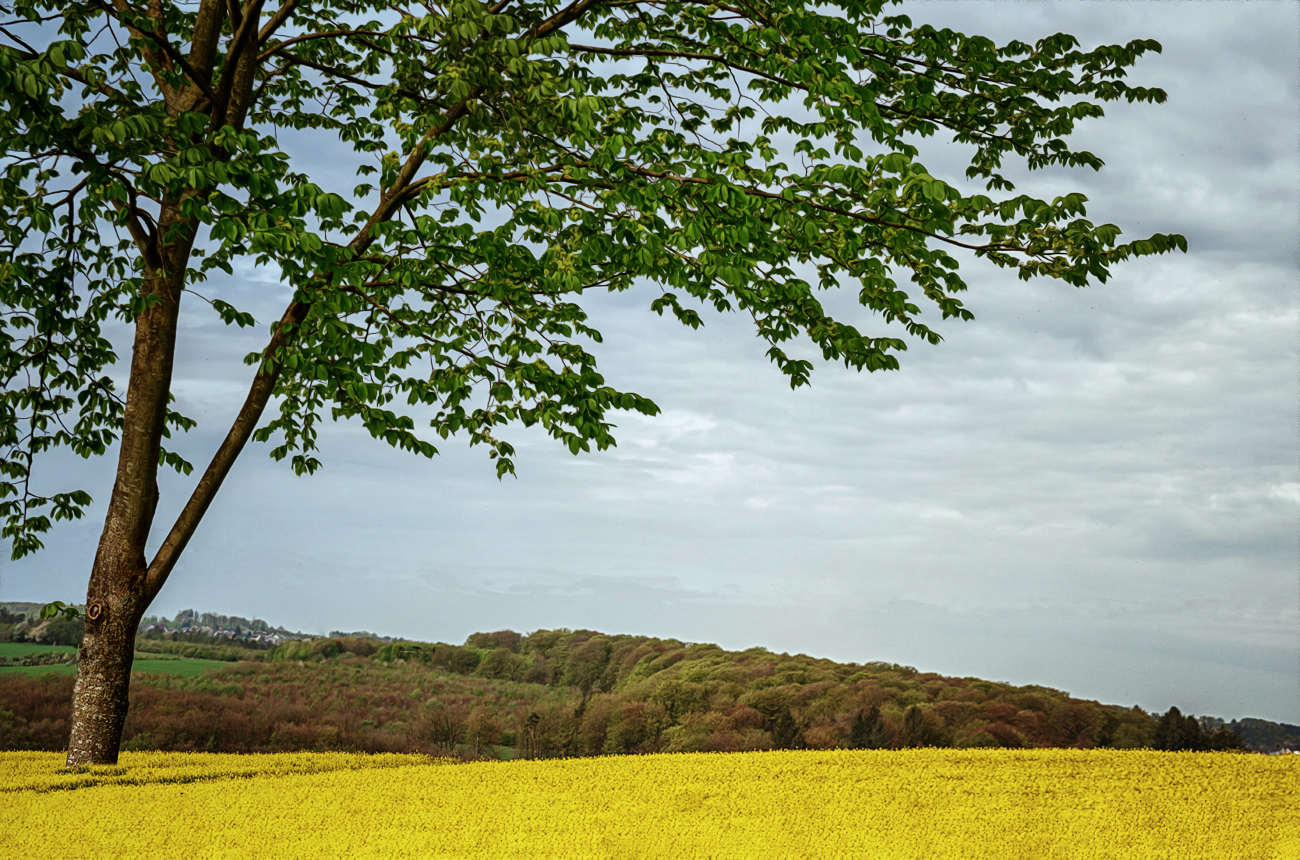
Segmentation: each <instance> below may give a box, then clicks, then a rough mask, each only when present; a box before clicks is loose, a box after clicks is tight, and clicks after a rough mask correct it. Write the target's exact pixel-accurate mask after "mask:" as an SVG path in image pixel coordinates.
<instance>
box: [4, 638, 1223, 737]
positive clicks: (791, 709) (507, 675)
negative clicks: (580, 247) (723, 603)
mask: <svg viewBox="0 0 1300 860" xmlns="http://www.w3.org/2000/svg"><path fill="white" fill-rule="evenodd" d="M251 653H253V652H250V654H251ZM260 656H262V658H263V659H262V661H261V662H240V663H236V664H234V665H232V666H229V667H227V668H225V669H223V670H221V671H220V672H217V673H214V674H209V675H206V676H202V677H198V678H177V677H170V676H143V677H142V678H140V679H138V680H137V681H135V682H134V683H133V684H132V694H131V695H132V703H133V705H132V708H131V711H130V716H129V717H128V720H127V726H126V733H125V735H124V743H125V745H126V746H128V747H130V748H138V749H152V748H157V749H176V750H182V749H193V750H214V751H227V752H258V751H269V750H291V749H292V750H296V749H354V750H365V751H383V750H392V751H429V752H432V751H438V750H442V751H446V750H455V751H457V752H459V753H461V754H462V755H466V756H471V757H473V756H491V757H538V756H586V755H607V754H625V753H648V752H678V751H680V752H686V751H709V750H714V751H733V750H759V749H777V748H782V749H797V748H816V749H828V748H834V747H849V748H888V749H897V748H902V747H915V746H944V747H1085V748H1086V747H1110V748H1139V747H1146V748H1154V749H1170V750H1177V749H1233V748H1240V746H1241V742H1240V737H1239V736H1238V735H1237V734H1236V733H1234V732H1232V731H1230V730H1228V729H1226V728H1221V727H1220V728H1214V729H1207V728H1206V725H1203V722H1202V721H1199V720H1197V719H1196V718H1194V717H1189V716H1184V715H1183V714H1181V713H1180V712H1178V710H1177V709H1176V708H1174V709H1171V710H1170V711H1169V712H1168V713H1166V714H1164V715H1163V716H1160V717H1156V716H1154V715H1151V714H1148V713H1146V712H1144V711H1142V710H1141V709H1140V708H1123V707H1118V706H1113V705H1102V704H1100V703H1098V702H1094V701H1084V700H1079V699H1075V698H1072V697H1070V696H1069V695H1067V694H1066V693H1063V692H1061V691H1059V690H1053V689H1050V688H1046V687H1039V686H1025V687H1018V686H1013V685H1009V684H999V683H995V682H991V681H984V680H980V679H976V678H949V677H944V676H941V675H938V674H935V673H926V672H918V671H917V670H916V669H915V668H913V667H911V666H899V665H896V664H887V663H870V664H866V665H857V664H841V663H835V662H833V661H830V660H821V659H816V658H813V657H808V656H806V655H802V654H800V655H794V656H791V655H789V654H775V653H773V652H771V651H768V650H765V649H762V648H752V649H749V650H747V651H742V652H728V651H724V650H722V649H721V648H719V647H718V646H716V645H703V644H689V643H683V642H680V641H677V640H673V639H654V638H648V637H641V636H615V635H606V634H601V633H598V632H595V631H589V630H578V631H570V630H542V631H537V632H535V633H533V634H531V635H528V636H523V635H520V634H518V633H515V632H513V631H498V632H496V633H479V634H474V635H473V636H471V637H469V639H468V640H467V641H466V642H465V644H464V645H459V646H458V645H448V644H443V643H434V644H430V643H419V642H388V643H380V642H377V641H375V640H372V639H366V638H361V637H340V638H335V639H317V640H313V641H310V642H296V641H295V642H288V643H284V644H282V645H280V646H279V647H277V648H276V649H275V650H274V651H271V652H262V653H261V655H260ZM64 683H65V682H64V681H45V682H41V681H35V680H28V679H22V678H15V677H0V685H3V686H0V702H3V703H4V704H3V708H5V709H7V710H3V711H0V746H4V747H5V748H8V749H60V748H62V747H63V746H65V745H66V742H67V730H66V718H67V717H66V704H65V707H64V711H62V712H56V711H57V709H55V710H54V711H52V710H51V709H50V705H49V696H48V694H47V693H45V692H39V691H36V692H33V690H34V689H35V688H36V687H38V686H39V685H41V684H45V685H47V686H48V685H50V684H56V685H57V684H64ZM66 683H70V681H69V682H66ZM25 685H26V686H25ZM56 698H57V697H56ZM68 698H70V687H69V688H68ZM65 702H66V699H65ZM24 703H27V704H24ZM60 732H62V734H60Z"/></svg>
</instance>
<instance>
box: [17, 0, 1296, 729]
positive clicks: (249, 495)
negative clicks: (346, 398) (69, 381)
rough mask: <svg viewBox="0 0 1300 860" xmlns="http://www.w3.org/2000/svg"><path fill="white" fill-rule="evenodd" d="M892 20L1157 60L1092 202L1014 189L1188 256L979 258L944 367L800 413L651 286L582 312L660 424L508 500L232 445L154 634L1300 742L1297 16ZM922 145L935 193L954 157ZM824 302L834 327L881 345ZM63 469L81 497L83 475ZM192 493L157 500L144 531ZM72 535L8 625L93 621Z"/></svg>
mask: <svg viewBox="0 0 1300 860" xmlns="http://www.w3.org/2000/svg"><path fill="white" fill-rule="evenodd" d="M908 8H909V14H912V15H913V17H914V18H915V19H916V20H918V21H920V20H928V21H934V22H936V23H940V22H941V23H945V24H947V25H948V26H952V27H953V28H955V29H959V30H963V31H965V32H980V33H985V34H987V35H990V36H991V37H993V38H996V39H998V40H1006V39H1008V38H1013V37H1015V38H1022V39H1032V38H1038V37H1041V36H1043V35H1046V34H1048V33H1051V32H1056V31H1058V30H1059V31H1064V32H1070V33H1074V34H1076V35H1077V36H1079V38H1080V40H1081V41H1082V42H1083V44H1084V47H1085V48H1087V47H1091V46H1093V45H1096V44H1100V43H1103V42H1105V43H1110V42H1123V41H1127V40H1129V39H1132V38H1155V39H1157V40H1159V41H1161V42H1162V43H1163V45H1164V53H1163V54H1162V55H1159V56H1149V57H1147V58H1145V59H1144V60H1143V61H1142V62H1141V63H1140V64H1139V66H1138V69H1137V71H1136V72H1134V73H1133V74H1132V75H1131V80H1133V81H1136V82H1139V83H1142V84H1146V85H1152V86H1161V87H1164V88H1165V89H1166V90H1168V92H1169V97H1170V98H1169V102H1168V104H1165V105H1161V106H1153V105H1145V104H1143V105H1134V106H1126V105H1116V106H1112V107H1109V108H1108V109H1107V113H1108V116H1107V117H1106V118H1105V119H1101V120H1094V121H1089V122H1087V123H1084V124H1083V125H1082V126H1081V128H1080V130H1079V133H1078V135H1077V137H1076V141H1077V143H1076V145H1077V146H1079V147H1083V148H1088V149H1090V150H1092V151H1094V152H1096V153H1097V154H1098V155H1099V156H1101V157H1102V158H1104V159H1105V160H1106V162H1107V166H1106V167H1105V168H1104V169H1103V170H1102V171H1101V172H1100V173H1093V172H1092V171H1077V170H1076V171H1042V172H1040V173H1028V172H1025V171H1020V172H1014V171H1013V175H1014V176H1015V178H1016V181H1017V182H1018V183H1019V184H1020V189H1021V190H1023V191H1025V192H1026V193H1032V194H1035V195H1039V196H1046V197H1048V198H1050V197H1051V196H1054V195H1055V194H1059V193H1063V192H1064V191H1066V190H1082V191H1084V193H1086V194H1087V195H1088V196H1089V198H1090V201H1091V202H1090V204H1089V217H1090V218H1091V219H1092V220H1094V221H1098V222H1101V221H1110V222H1113V223H1116V224H1119V225H1120V226H1121V227H1122V228H1123V229H1124V230H1125V232H1126V234H1128V235H1137V234H1141V235H1146V234H1147V233H1149V232H1154V231H1161V232H1175V231H1180V232H1184V233H1186V234H1187V236H1188V240H1189V243H1190V246H1191V247H1190V253H1188V254H1187V255H1185V256H1184V255H1181V254H1180V255H1174V256H1165V257H1162V258H1159V259H1156V260H1150V259H1148V260H1142V261H1138V262H1134V263H1130V264H1126V265H1123V266H1120V267H1119V268H1118V269H1117V270H1116V277H1115V278H1114V280H1112V281H1111V282H1110V283H1108V284H1106V285H1097V286H1093V287H1090V288H1088V289H1086V290H1076V289H1074V288H1072V287H1068V286H1064V285H1060V284H1055V283H1047V282H1032V283H1028V284H1026V283H1022V282H1019V281H1017V280H1015V279H1014V278H1009V277H1007V276H1006V275H1005V273H1002V272H1001V271H999V270H996V269H992V268H990V267H988V266H985V265H982V264H980V263H979V262H978V261H971V263H970V265H969V266H966V267H965V268H964V272H965V273H966V276H967V279H968V282H969V284H970V288H971V289H970V294H969V305H970V307H971V308H972V310H974V312H975V314H976V320H975V321H973V322H968V323H957V322H954V321H947V322H944V323H935V325H936V326H937V327H938V328H939V330H940V331H941V332H942V333H943V334H944V337H945V342H944V343H943V344H941V345H939V346H937V347H932V346H928V345H920V344H917V345H915V346H913V347H912V348H911V349H910V350H909V351H908V352H907V353H906V354H905V355H904V356H903V357H902V364H903V369H902V371H901V372H898V373H888V374H872V375H867V374H863V375H858V374H856V373H852V372H849V371H846V370H844V369H843V368H836V367H823V368H820V369H819V370H818V371H817V372H816V373H815V374H814V384H813V386H812V388H811V389H801V390H799V391H794V392H792V391H790V390H789V388H788V385H787V384H786V382H785V381H784V378H783V377H782V376H781V374H780V373H778V372H777V371H776V370H775V368H773V367H772V366H771V365H770V364H769V363H768V362H767V360H766V359H765V358H764V357H763V349H762V346H761V344H759V342H758V341H757V340H756V339H755V338H754V337H753V335H752V331H751V329H750V327H749V326H748V324H747V323H746V322H745V321H744V320H741V319H738V318H735V317H718V316H709V317H707V318H706V326H705V328H704V329H703V330H702V331H699V332H691V331H688V330H685V329H683V328H681V327H680V326H677V325H676V324H675V323H672V322H669V321H666V320H663V319H660V318H658V317H656V316H654V315H653V314H651V313H648V312H647V310H646V305H647V304H648V302H649V297H648V295H647V294H646V293H644V292H641V293H635V292H634V293H633V294H628V295H619V296H604V297H597V298H595V299H593V302H592V305H593V307H592V316H593V319H594V320H595V321H596V323H597V326H598V328H600V329H601V330H602V331H603V332H604V334H605V337H606V343H605V345H604V346H603V347H601V348H600V349H599V351H598V355H599V356H600V359H601V367H602V371H603V372H604V373H605V374H606V376H607V378H608V379H609V380H610V381H611V383H612V384H615V385H619V386H623V387H626V388H630V389H632V390H636V391H638V392H639V393H642V394H645V395H647V396H650V397H652V398H653V399H655V400H656V402H658V403H659V404H660V405H661V406H662V407H663V408H664V413H663V414H662V415H660V416H658V417H656V418H653V419H647V418H643V417H641V416H637V415H627V416H622V417H621V418H619V419H617V420H618V423H619V424H620V425H621V426H620V430H619V437H618V438H619V446H618V447H617V448H616V449H613V450H611V451H608V452H604V453H601V454H594V455H590V456H588V455H584V456H582V457H580V458H573V457H571V456H569V455H568V453H567V451H564V450H561V449H560V448H559V447H558V446H556V444H555V443H554V442H553V441H551V440H549V439H546V438H544V437H543V436H542V435H541V434H538V433H536V432H533V431H527V430H517V431H514V432H512V434H511V438H512V439H513V441H515V442H516V443H517V444H518V446H519V449H520V456H519V458H518V461H519V475H520V476H519V479H518V480H514V479H507V480H506V481H504V482H497V481H496V480H495V479H494V478H493V476H492V470H491V467H490V463H489V462H488V461H487V459H486V457H485V456H483V455H482V453H481V452H479V451H477V450H474V451H467V450H465V449H464V448H463V446H462V445H460V444H457V443H456V442H454V441H453V442H449V443H446V444H443V445H441V446H440V447H441V448H442V449H443V455H442V456H440V457H439V458H438V459H437V460H435V461H434V462H432V463H429V462H426V461H422V460H415V459H413V458H411V457H409V456H408V455H403V454H400V453H397V452H393V451H390V450H388V449H386V448H384V447H382V446H380V445H379V444H378V443H375V442H374V441H373V440H371V439H369V437H368V435H367V434H365V433H364V431H361V430H360V429H358V428H356V427H355V426H347V425H344V426H338V427H335V428H333V429H331V430H328V431H327V432H326V434H324V436H323V439H322V442H323V447H324V453H323V456H322V459H323V460H324V461H325V463H326V468H325V470H324V471H323V472H322V473H321V474H319V475H317V476H316V477H314V478H311V479H298V478H295V477H293V475H292V474H291V473H289V472H288V470H287V469H286V468H284V466H283V464H274V463H271V462H269V461H268V460H267V458H266V457H265V448H264V447H262V446H253V447H251V448H250V450H249V451H248V452H247V453H246V455H245V457H244V458H243V460H242V461H241V462H240V463H239V465H238V466H237V467H236V469H235V471H234V473H233V474H232V475H231V477H230V479H229V481H228V484H227V486H226V488H225V489H224V490H223V492H222V495H221V496H220V497H219V499H218V501H217V503H216V504H215V505H214V507H213V509H212V511H211V512H210V513H209V515H208V519H207V521H206V522H205V523H204V525H203V527H202V528H201V529H200V531H199V533H198V535H197V536H196V537H195V539H194V542H193V544H192V545H191V547H190V549H189V550H188V551H187V554H186V556H185V558H184V559H183V560H182V562H181V564H180V566H179V567H178V569H177V572H176V574H175V575H174V577H173V580H172V581H171V582H170V583H169V584H168V586H167V588H166V589H165V590H164V592H163V594H162V595H161V596H160V598H159V601H158V604H157V606H156V608H157V609H158V610H159V611H161V612H164V613H167V614H172V613H174V612H175V611H177V610H178V609H180V608H184V607H187V606H194V607H196V608H201V609H210V610H213V611H220V612H225V613H237V614H242V615H258V616H261V617H265V618H268V619H270V620H273V621H276V622H281V623H286V624H288V625H290V626H295V625H297V626H300V627H302V628H304V629H313V630H317V631H320V632H324V631H326V630H328V629H331V628H368V629H373V630H378V631H381V632H389V633H395V634H402V635H407V636H414V637H426V638H433V639H442V640H450V641H459V640H461V639H463V638H464V636H465V635H467V634H468V633H470V632H472V631H474V630H484V629H496V628H500V627H512V628H514V629H517V630H530V629H536V628H539V627H557V626H568V627H572V628H577V627H587V628H593V629H602V630H607V631H610V632H634V633H645V634H650V635H658V636H675V637H678V638H683V639H688V640H694V641H717V642H719V643H721V644H723V645H724V646H726V647H734V648H744V647H749V646H752V645H764V646H767V647H770V648H774V649H775V650H779V651H792V652H798V651H802V652H806V653H813V654H819V655H825V656H830V657H834V658H836V659H841V660H850V661H858V662H865V661H868V660H875V659H886V660H894V661H898V662H902V663H910V664H913V665H916V666H917V667H918V668H922V669H926V670H933V671H941V672H949V673H953V674H958V675H978V676H982V677H990V678H995V679H999V680H1009V681H1014V682H1017V683H1041V684H1044V685H1048V686H1053V687H1059V688H1062V689H1067V690H1069V691H1070V692H1072V693H1073V694H1075V695H1082V696H1087V697H1090V698H1098V699H1101V700H1103V701H1108V702H1115V703H1124V704H1128V703H1137V704H1141V705H1143V706H1144V707H1148V708H1154V709H1160V710H1163V709H1165V708H1167V707H1168V706H1169V705H1172V704H1177V705H1178V706H1179V707H1180V708H1182V709H1183V710H1185V711H1191V712H1194V713H1211V714H1218V715H1221V716H1229V717H1231V716H1246V715H1254V716H1263V717H1268V718H1271V719H1279V720H1288V721H1290V722H1298V721H1300V672H1297V658H1298V657H1300V623H1298V621H1300V618H1298V615H1300V613H1298V612H1297V545H1296V535H1297V530H1296V525H1297V513H1298V512H1300V507H1298V506H1300V476H1298V475H1297V469H1296V462H1297V459H1296V457H1297V437H1296V426H1297V396H1296V395H1297V384H1296V374H1297V371H1296V368H1297V364H1296V358H1297V356H1296V331H1297V319H1296V302H1295V287H1296V283H1297V277H1296V250H1297V238H1298V237H1300V224H1298V223H1297V206H1296V201H1297V195H1296V192H1297V184H1298V180H1300V167H1298V163H1297V161H1298V159H1297V137H1298V134H1297V132H1298V129H1300V122H1298V121H1297V105H1300V98H1297V95H1298V94H1297V77H1296V68H1297V55H1298V51H1297V44H1296V39H1295V36H1294V34H1295V33H1296V32H1300V26H1298V25H1300V21H1297V18H1300V7H1297V6H1296V5H1295V4H1282V3H1250V4H1243V3H1231V4H1229V3H1197V4H1188V3H1122V4H1121V3H1073V2H1047V3H973V2H970V3H934V2H927V3H917V4H911V5H910V6H909V7H908ZM923 150H924V154H923V160H924V161H925V162H926V163H927V164H928V165H930V166H931V168H932V170H933V171H934V172H936V173H939V171H940V170H944V171H947V173H946V174H942V175H945V176H947V177H951V178H952V179H954V180H955V179H957V178H958V177H960V176H961V173H962V168H963V166H964V162H962V161H961V160H960V159H959V158H958V156H959V155H960V153H955V152H953V151H952V149H951V148H945V147H944V146H943V144H942V142H940V141H927V142H926V143H925V146H924V147H923ZM330 159H331V161H330V163H329V164H328V165H326V168H327V169H328V171H329V173H330V175H331V176H332V177H335V178H337V179H338V181H344V180H347V181H349V182H350V181H351V180H350V177H349V176H347V175H344V174H345V173H350V171H347V170H346V168H345V167H344V166H342V162H338V160H337V159H336V158H334V157H333V156H330ZM238 274H239V277H238V278H235V279H229V280H223V281H221V282H214V283H213V284H212V285H210V286H211V287H212V289H213V290H214V291H215V290H217V289H220V290H221V293H220V294H221V295H222V296H223V297H225V298H227V299H228V300H232V301H234V302H235V303H236V304H239V305H240V306H241V307H246V308H247V309H249V310H252V311H253V312H254V313H255V314H256V315H257V317H258V319H259V321H260V322H261V323H263V327H260V328H259V330H258V332H244V333H235V332H234V331H233V330H231V329H226V328H224V327H221V326H220V324H219V323H218V322H215V318H214V316H213V315H212V314H211V313H208V312H207V311H206V310H205V308H204V307H203V306H202V305H201V303H198V302H195V303H194V304H192V305H191V306H190V309H189V310H188V311H187V314H186V317H185V326H186V328H185V335H186V337H187V342H186V346H185V347H184V351H183V352H182V354H181V356H180V361H179V364H178V397H179V400H180V401H181V404H182V407H183V408H184V409H187V410H189V412H190V413H191V414H194V415H195V416H196V417H199V418H200V419H201V420H202V421H203V422H204V424H203V427H202V429H201V430H200V431H196V432H195V433H193V434H190V437H189V438H187V439H185V440H181V442H180V443H179V444H180V445H181V446H182V449H183V450H185V451H187V452H189V453H190V454H192V455H193V456H194V457H195V458H196V459H198V460H202V459H203V458H204V457H206V456H207V455H208V452H210V451H211V450H212V449H213V448H214V447H215V445H216V442H217V440H218V439H219V437H220V433H221V432H222V430H223V427H222V422H223V421H225V420H229V417H230V416H231V415H233V413H234V411H235V409H236V408H237V407H238V404H239V403H240V402H241V401H242V399H243V394H244V390H245V388H244V386H245V385H246V384H247V379H248V376H249V371H248V369H247V368H245V367H244V366H243V365H242V364H240V363H239V362H240V359H241V358H242V356H243V354H244V353H246V352H249V351H252V350H254V349H257V348H258V347H259V346H260V341H259V338H260V337H263V336H264V324H265V323H268V322H269V321H270V320H271V319H273V318H275V317H276V316H278V314H279V311H280V305H281V304H282V303H283V301H284V300H285V298H286V293H285V291H284V288H283V287H281V286H279V285H278V284H277V283H276V282H275V279H274V277H273V275H272V274H270V273H266V272H259V271H253V270H248V271H242V272H239V273H238ZM232 295H234V296H235V298H233V299H232V298H231V296H232ZM852 299H853V297H852V296H851V295H840V296H831V297H828V306H832V307H834V308H835V309H836V310H837V311H843V312H845V314H846V316H850V317H852V318H853V319H855V320H856V321H858V322H861V324H862V325H863V327H864V328H866V329H868V330H870V331H879V330H881V326H880V325H879V324H878V323H876V322H872V321H871V319H870V317H869V316H867V315H866V314H865V313H864V312H862V311H860V310H858V311H856V312H855V311H854V309H853V307H852ZM74 467H75V468H77V469H83V470H84V469H85V468H86V466H85V464H82V463H81V462H80V461H75V460H68V461H63V460H59V461H55V462H54V463H53V464H52V465H51V467H50V468H52V469H55V470H68V471H69V473H70V472H71V470H72V469H73V468H74ZM90 468H91V470H92V471H91V472H90V473H88V474H89V478H88V485H89V486H90V487H91V489H92V490H93V491H96V492H97V494H98V495H100V496H103V497H105V498H106V496H107V492H108V488H109V486H110V485H111V473H112V469H111V464H104V463H101V464H95V465H92V466H91V467H90ZM188 487H189V480H188V479H183V478H180V477H172V478H168V479H167V481H166V483H165V486H164V501H163V506H164V507H163V509H162V510H160V514H159V520H160V521H162V520H164V519H165V517H166V515H167V511H175V510H176V509H177V508H178V507H179V505H180V504H181V503H182V501H183V494H184V493H185V492H188ZM168 506H170V507H168ZM101 516H102V514H101ZM97 525H98V524H97V523H94V522H87V523H83V524H77V525H75V526H73V527H70V528H67V529H65V530H64V531H63V532H62V533H61V534H60V535H58V536H56V537H55V539H53V540H52V541H51V549H50V551H49V552H48V553H47V554H45V555H43V556H38V557H37V558H34V559H29V560H25V561H23V562H21V563H18V564H8V563H6V567H5V568H4V571H3V581H2V582H0V586H2V587H3V589H4V596H5V599H32V600H37V599H53V598H56V597H57V598H61V599H72V598H75V597H77V596H79V594H81V593H83V592H82V590H83V589H84V587H85V574H86V571H87V570H88V569H89V560H90V556H91V554H92V553H93V549H94V541H95V538H96V536H97V535H96V532H97V528H96V527H97Z"/></svg>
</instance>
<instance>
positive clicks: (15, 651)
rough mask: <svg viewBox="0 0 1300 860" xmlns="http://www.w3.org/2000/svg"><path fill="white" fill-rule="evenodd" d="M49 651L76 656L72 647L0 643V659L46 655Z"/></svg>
mask: <svg viewBox="0 0 1300 860" xmlns="http://www.w3.org/2000/svg"><path fill="white" fill-rule="evenodd" d="M51 651H59V652H64V653H68V654H76V653H77V649H76V647H75V646H73V645H36V644H34V643H32V642H0V657H9V658H13V657H21V656H23V655H24V654H48V653H49V652H51Z"/></svg>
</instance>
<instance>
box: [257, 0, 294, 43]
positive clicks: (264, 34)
mask: <svg viewBox="0 0 1300 860" xmlns="http://www.w3.org/2000/svg"><path fill="white" fill-rule="evenodd" d="M297 7H298V0H284V2H283V3H281V4H280V8H279V9H277V10H275V14H274V15H272V16H271V18H270V20H268V21H267V22H266V23H265V24H264V25H262V29H261V30H259V31H258V32H257V44H259V45H261V44H263V43H265V42H266V40H267V39H269V38H271V36H273V35H274V34H275V31H276V30H278V29H280V27H281V25H283V24H284V22H285V21H288V20H289V16H290V15H291V14H292V13H293V10H294V9H296V8H297Z"/></svg>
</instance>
